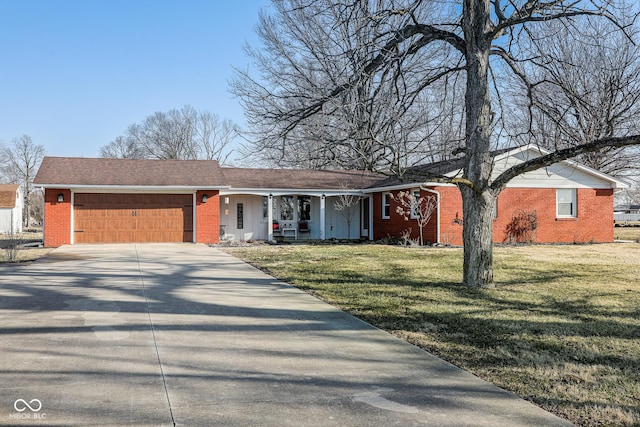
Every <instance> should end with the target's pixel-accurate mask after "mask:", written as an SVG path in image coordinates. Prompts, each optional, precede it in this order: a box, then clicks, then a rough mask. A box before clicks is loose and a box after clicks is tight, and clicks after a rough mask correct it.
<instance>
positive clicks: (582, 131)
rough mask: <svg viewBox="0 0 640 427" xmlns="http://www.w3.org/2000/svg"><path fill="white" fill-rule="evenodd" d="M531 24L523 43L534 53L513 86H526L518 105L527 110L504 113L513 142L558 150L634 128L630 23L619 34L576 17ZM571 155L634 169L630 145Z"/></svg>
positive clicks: (637, 72)
mask: <svg viewBox="0 0 640 427" xmlns="http://www.w3.org/2000/svg"><path fill="white" fill-rule="evenodd" d="M531 31H534V32H535V37H534V38H531V39H529V40H527V43H523V45H522V49H526V50H527V51H528V52H529V55H530V56H531V57H532V58H533V59H532V60H531V61H530V63H528V64H526V65H525V66H524V69H525V70H526V74H527V76H528V77H527V79H526V81H525V84H523V82H522V80H521V79H518V80H516V81H515V82H514V89H513V90H515V91H517V92H520V93H522V92H527V91H530V92H531V96H530V97H529V98H528V99H527V98H524V99H522V101H523V102H524V104H523V105H521V106H520V108H522V109H524V111H527V110H529V111H530V113H529V114H526V115H522V116H518V115H509V116H504V118H505V120H506V121H507V122H508V123H507V124H506V125H505V126H504V128H505V129H506V130H507V131H508V132H509V133H510V134H511V135H512V137H513V138H514V139H515V140H516V141H518V142H519V143H522V144H527V143H534V144H536V145H538V146H541V147H544V148H547V149H549V150H557V149H562V148H568V147H575V146H579V145H581V144H586V143H588V142H590V141H595V140H598V139H603V138H611V137H614V136H615V135H617V134H620V133H638V132H639V131H640V103H638V99H640V47H639V46H637V45H636V44H635V43H634V42H633V40H632V38H636V36H637V35H638V29H637V28H635V27H629V28H626V29H625V32H624V33H623V32H621V31H619V29H618V28H617V27H616V26H615V25H614V24H613V23H612V22H610V21H606V20H602V19H595V18H594V17H591V16H582V17H577V18H574V19H573V22H572V25H571V26H567V25H564V23H561V22H554V23H550V24H546V25H544V26H538V27H536V28H532V29H531ZM528 44H529V46H527V45H528ZM577 160H578V161H579V162H580V163H582V164H584V165H586V166H589V167H592V168H594V169H597V170H599V171H601V172H604V173H607V174H610V175H613V176H617V177H620V178H627V179H635V178H637V177H638V174H639V173H640V148H639V147H637V146H633V147H609V148H604V149H602V150H599V151H597V152H588V153H583V154H581V155H579V156H577Z"/></svg>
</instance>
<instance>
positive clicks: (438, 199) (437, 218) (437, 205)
mask: <svg viewBox="0 0 640 427" xmlns="http://www.w3.org/2000/svg"><path fill="white" fill-rule="evenodd" d="M420 190H422V191H426V192H427V193H431V194H435V195H436V209H437V211H438V216H437V217H436V221H437V222H436V243H437V244H440V193H438V192H437V191H435V190H432V189H430V188H426V187H423V186H422V185H421V186H420Z"/></svg>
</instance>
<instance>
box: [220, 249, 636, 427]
mask: <svg viewBox="0 0 640 427" xmlns="http://www.w3.org/2000/svg"><path fill="white" fill-rule="evenodd" d="M225 250H226V251H227V252H229V253H231V254H234V255H236V256H238V257H240V258H242V259H245V260H247V261H249V262H251V263H252V264H254V265H256V266H258V267H259V268H262V269H264V270H266V271H268V272H270V273H271V274H273V275H274V276H276V277H278V278H280V279H283V280H285V281H287V282H290V283H293V284H295V285H296V286H298V287H300V288H302V289H305V290H307V291H308V292H310V293H313V294H315V295H317V296H318V297H320V298H322V299H323V300H325V301H327V302H329V303H331V304H334V305H336V306H338V307H340V308H342V309H344V310H346V311H348V312H350V313H352V314H354V315H355V316H358V317H360V318H362V319H363V320H365V321H367V322H369V323H371V324H374V325H376V326H378V327H381V328H383V329H386V330H388V331H390V332H392V333H394V334H395V335H397V336H399V337H402V338H403V339H405V340H407V341H409V342H411V343H414V344H416V345H419V346H421V347H422V348H424V349H426V350H428V351H430V352H432V353H434V354H437V355H439V356H440V357H442V358H443V359H445V360H447V361H449V362H451V363H454V364H455V365H457V366H460V367H462V368H464V369H466V370H468V371H470V372H472V373H474V374H476V375H478V376H480V377H481V378H484V379H486V380H488V381H491V382H493V383H494V384H496V385H498V386H500V387H503V388H505V389H507V390H510V391H512V392H514V393H516V394H518V395H520V396H522V397H523V398H525V399H527V400H530V401H532V402H534V403H536V404H537V405H539V406H541V407H543V408H545V409H547V410H549V411H551V412H554V413H556V414H557V415H559V416H561V417H563V418H565V419H567V420H569V421H571V422H573V423H575V424H577V425H585V426H600V425H628V426H631V425H640V362H639V358H640V283H639V281H638V277H640V245H638V244H603V245H566V246H518V247H499V248H496V249H495V277H496V282H497V287H496V289H470V288H465V287H462V286H461V285H459V282H460V278H461V269H462V250H460V249H433V248H431V249H415V248H414V249H406V248H398V247H390V246H378V245H361V246H357V245H345V246H341V245H337V246H296V247H279V246H262V247H255V248H254V247H252V248H230V249H225Z"/></svg>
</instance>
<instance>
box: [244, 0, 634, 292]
mask: <svg viewBox="0 0 640 427" xmlns="http://www.w3.org/2000/svg"><path fill="white" fill-rule="evenodd" d="M274 3H275V7H276V10H277V11H278V12H279V13H278V15H277V19H289V18H287V17H289V16H290V17H292V18H291V19H296V20H300V21H301V20H302V19H304V16H305V15H306V16H307V17H309V18H308V19H317V20H319V21H323V22H322V23H321V24H319V25H317V26H315V27H311V28H312V29H315V30H316V33H315V34H311V35H310V36H309V37H313V38H314V40H316V41H317V42H327V41H328V42H329V43H333V44H335V45H336V46H342V45H341V44H340V40H341V39H343V38H344V37H343V35H342V34H341V31H342V28H344V25H343V24H344V23H345V22H347V21H348V22H353V23H354V25H353V27H352V29H351V30H350V31H349V34H353V33H355V32H357V31H359V29H362V31H367V29H369V28H374V29H375V32H374V34H375V36H374V37H372V38H371V39H370V45H369V52H370V54H369V55H368V56H366V57H365V58H364V61H363V62H362V63H361V64H359V66H358V67H345V66H342V67H341V71H342V73H340V74H339V75H333V74H332V75H331V77H332V78H328V77H327V76H325V75H323V74H322V73H321V71H322V70H323V68H322V67H323V63H324V61H323V59H324V58H322V57H320V58H316V57H315V56H314V55H312V54H308V52H309V51H307V50H305V49H304V46H301V45H300V44H298V43H297V40H298V39H297V38H295V37H289V34H287V33H283V34H282V39H283V43H284V45H285V46H287V47H291V49H286V50H284V53H285V55H283V57H281V58H278V60H279V62H278V61H276V59H275V58H270V57H264V60H265V62H266V61H267V60H269V61H272V64H273V65H270V66H271V69H273V70H276V69H277V70H280V71H281V74H280V77H279V78H278V79H275V78H274V79H273V80H269V76H270V72H267V73H266V78H265V79H264V80H261V81H257V80H251V79H247V80H245V82H246V83H247V85H248V87H249V90H252V91H255V93H256V97H255V98H254V99H258V101H259V102H258V106H259V107H260V108H263V109H264V110H265V111H267V110H268V111H269V114H266V115H258V114H254V110H251V108H249V110H248V116H249V117H250V118H252V119H251V120H250V122H251V124H252V125H255V126H261V130H262V131H264V132H266V133H268V134H269V135H271V140H273V141H279V142H280V143H281V144H282V146H283V147H285V145H284V144H285V142H286V141H287V139H288V138H289V137H292V136H294V137H295V136H297V134H296V132H301V130H303V129H304V127H305V126H306V125H307V124H308V119H309V118H311V117H323V116H325V115H326V116H330V117H336V118H337V117H339V116H338V115H336V111H337V109H336V107H335V106H336V105H341V104H340V102H339V100H341V99H345V98H346V99H348V98H350V97H355V98H356V99H357V96H356V94H357V91H358V90H359V89H360V88H361V83H362V81H363V80H366V81H373V82H374V87H376V89H377V88H380V90H381V91H382V90H383V89H388V88H391V89H390V90H391V94H393V95H396V96H398V95H399V94H401V96H398V99H401V100H402V105H410V103H411V102H412V101H413V100H418V99H420V95H421V94H429V93H430V91H431V90H432V89H433V88H434V87H435V86H434V85H436V84H439V83H440V84H443V82H445V83H449V84H443V86H444V87H445V89H448V88H450V87H452V84H453V82H456V83H457V84H458V85H462V86H463V87H464V96H463V97H462V96H461V97H457V96H456V95H458V94H460V93H461V92H462V90H461V89H459V90H457V91H446V90H445V91H444V92H443V94H444V96H454V97H456V98H455V100H454V101H453V102H452V103H451V104H449V105H455V104H456V103H457V105H463V106H464V114H463V121H462V122H461V123H462V124H463V126H461V128H462V129H463V130H462V131H461V132H460V133H461V134H462V135H463V138H462V141H461V143H460V146H459V147H456V150H455V152H457V153H461V154H464V167H463V169H462V176H460V177H456V179H455V182H456V183H457V184H458V186H459V188H460V191H461V194H462V201H463V215H464V217H463V221H464V228H463V241H464V263H463V279H462V281H463V283H464V284H466V285H469V286H487V287H488V286H492V285H493V247H492V244H493V235H492V216H493V209H494V206H495V201H496V198H497V196H498V194H499V193H500V192H501V191H502V189H503V188H504V187H505V186H506V184H507V183H508V182H509V181H510V180H511V179H513V178H514V177H516V176H518V175H520V174H523V173H526V172H529V171H532V170H535V169H538V168H541V167H545V166H549V165H551V164H554V163H557V162H559V161H562V160H566V159H569V158H573V157H576V156H580V155H583V154H586V153H596V152H601V151H602V150H604V149H612V148H620V147H625V146H632V145H639V144H640V135H637V133H636V132H635V129H624V130H617V131H616V132H615V133H614V134H613V135H610V136H602V135H600V136H595V137H594V138H593V139H589V140H588V141H585V142H584V143H581V144H579V145H575V146H571V147H567V148H562V147H558V149H557V150H554V151H553V152H552V153H550V154H548V155H544V156H541V157H538V158H535V159H529V160H527V161H525V162H524V163H522V164H519V165H517V166H514V167H511V168H510V169H508V170H506V171H504V172H503V173H502V174H500V175H499V176H498V177H496V178H495V179H492V172H493V166H494V165H493V156H492V151H493V150H494V149H495V148H497V147H498V146H501V145H504V144H505V143H510V141H509V140H508V135H507V134H506V133H505V131H504V126H501V123H504V122H503V121H502V120H500V119H501V118H504V117H505V116H506V115H509V114H513V112H512V111H511V107H510V106H511V105H514V103H512V102H507V101H508V99H505V97H508V95H509V94H508V93H507V92H505V91H501V89H502V87H501V82H502V81H503V80H504V77H503V76H505V75H509V74H511V75H514V76H516V77H517V78H518V79H519V81H520V82H521V84H522V86H523V87H524V90H522V93H521V94H517V95H514V96H522V97H524V98H525V99H529V100H531V99H532V98H533V89H534V88H535V86H536V84H537V83H539V82H537V81H536V80H535V77H536V76H535V75H531V73H530V70H529V69H528V65H531V64H533V65H536V63H535V59H536V58H537V57H542V56H541V55H542V53H541V52H532V51H530V50H529V49H523V48H522V47H523V46H526V47H527V48H529V47H531V46H535V43H533V41H535V39H534V36H535V32H531V31H530V30H531V29H534V28H537V27H544V26H545V25H549V24H551V23H553V22H555V21H558V22H562V23H564V25H566V26H567V28H569V29H571V30H572V31H575V26H573V22H574V21H575V20H577V19H578V18H579V17H583V16H590V17H593V18H594V19H595V18H600V19H603V20H608V21H609V22H611V23H612V24H613V25H614V27H615V28H616V30H617V31H619V32H621V33H622V34H623V35H624V36H627V37H628V36H630V33H629V32H627V31H626V30H627V29H629V28H630V26H631V25H632V23H633V22H634V19H635V16H636V15H635V13H632V12H631V10H630V9H629V8H626V7H625V5H624V4H623V3H621V2H619V1H615V0H592V1H590V2H581V1H565V0H555V1H544V2H541V1H530V0H527V1H525V0H511V1H503V0H464V1H462V2H458V1H453V0H451V1H446V0H440V1H435V0H396V1H394V0H389V1H380V2H367V4H368V5H370V8H369V9H368V11H367V13H368V15H367V16H363V17H362V19H358V20H356V21H354V20H352V19H351V15H355V14H356V12H357V11H358V8H360V7H361V4H362V3H363V2H360V1H356V0H352V1H347V2H344V1H340V2H339V1H337V0H277V1H275V2H274ZM324 10H337V11H338V12H339V13H337V14H336V18H331V17H330V16H329V15H328V14H326V13H324V14H323V11H324ZM274 19H275V18H274ZM331 19H333V21H331ZM295 28H296V30H295V31H303V30H304V29H303V28H301V27H295ZM320 28H324V29H325V31H324V32H323V31H320V30H319V29H320ZM294 35H295V34H294ZM610 36H611V35H610V34H604V35H602V37H605V38H608V37H610ZM287 42H288V43H289V44H288V45H287V44H286V43H287ZM334 53H335V54H334V55H333V59H334V62H335V63H339V64H343V63H345V59H344V57H345V55H348V53H349V50H348V49H340V48H338V49H337V50H336V51H334ZM534 53H535V55H534ZM287 55H288V56H287ZM279 64H282V65H283V67H278V65H279ZM260 65H261V66H262V65H264V64H260ZM267 65H269V64H267ZM296 66H298V67H299V69H300V70H301V72H299V73H298V72H295V71H296ZM260 69H261V71H262V70H263V68H260ZM265 69H266V70H269V66H267V68H265ZM274 75H275V73H274ZM299 75H302V76H303V77H304V76H306V79H305V80H302V81H301V80H300V79H299V78H298V76H299ZM276 80H277V81H276ZM274 81H276V82H275V83H274ZM251 84H254V85H255V86H254V87H250V85H251ZM453 87H456V85H453ZM458 87H460V86H458ZM396 88H398V89H396ZM555 90H556V91H557V88H555ZM374 94H376V95H377V92H376V91H375V90H374V91H373V94H372V93H370V94H369V95H368V97H367V99H368V100H371V101H372V102H374V101H375V102H380V99H378V98H376V97H375V96H372V95H374ZM239 95H240V96H241V97H242V95H243V93H240V94H239ZM391 99H393V98H391ZM531 102H532V101H529V104H531ZM245 107H249V106H248V105H246V103H245ZM400 111H401V112H402V110H400ZM453 148H454V147H453V146H452V147H451V149H452V150H453Z"/></svg>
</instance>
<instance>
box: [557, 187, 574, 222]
mask: <svg viewBox="0 0 640 427" xmlns="http://www.w3.org/2000/svg"><path fill="white" fill-rule="evenodd" d="M576 212H577V210H576V189H575V188H559V189H557V190H556V215H557V217H558V218H575V217H576V216H577V215H576Z"/></svg>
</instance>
